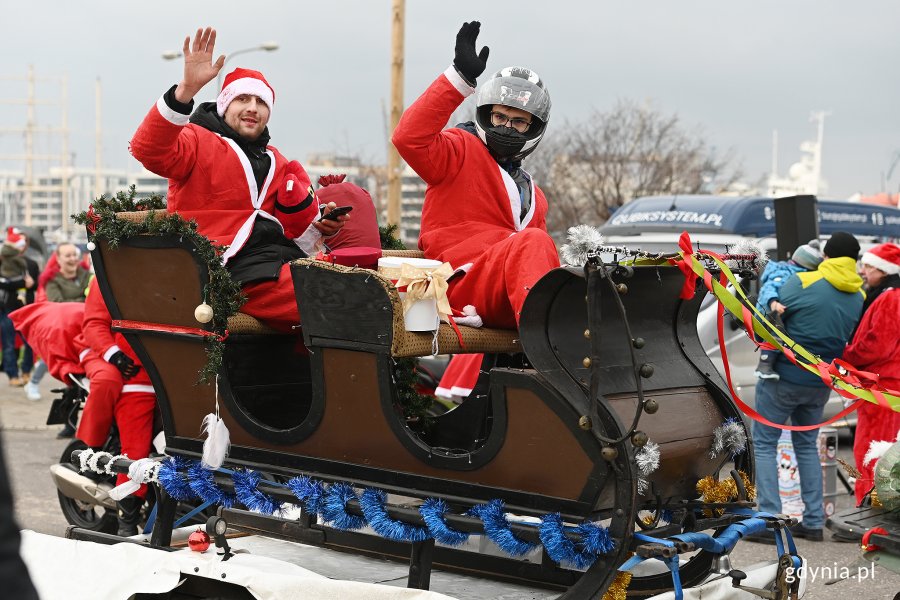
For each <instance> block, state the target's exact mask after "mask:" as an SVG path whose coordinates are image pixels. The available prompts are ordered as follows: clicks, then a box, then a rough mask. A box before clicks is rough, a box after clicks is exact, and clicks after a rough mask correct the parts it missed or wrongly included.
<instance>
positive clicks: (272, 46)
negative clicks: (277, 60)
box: [162, 41, 278, 94]
mask: <svg viewBox="0 0 900 600" xmlns="http://www.w3.org/2000/svg"><path fill="white" fill-rule="evenodd" d="M257 50H265V51H266V52H273V51H275V50H278V42H272V41H269V42H263V43H262V44H260V45H258V46H253V47H252V48H243V49H241V50H235V51H234V52H232V53H231V54H228V55H226V56H225V62H224V63H222V69H221V70H220V71H219V75H218V77H216V93H217V94H218V93H219V92H221V91H222V73H223V72H224V71H225V65H227V64H228V61H229V60H231V59H232V58H234V57H235V56H237V55H238V54H246V53H247V52H256V51H257ZM182 56H184V55H183V54H182V53H181V51H179V50H166V51H165V52H163V53H162V57H163V59H165V60H175V59H176V58H181V57H182Z"/></svg>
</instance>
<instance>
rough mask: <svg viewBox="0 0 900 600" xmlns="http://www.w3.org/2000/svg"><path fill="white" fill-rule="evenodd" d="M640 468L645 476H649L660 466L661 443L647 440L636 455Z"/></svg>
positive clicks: (635, 459) (635, 458)
mask: <svg viewBox="0 0 900 600" xmlns="http://www.w3.org/2000/svg"><path fill="white" fill-rule="evenodd" d="M634 461H635V462H636V463H637V467H638V470H639V471H640V472H641V475H642V476H644V477H649V476H650V474H651V473H653V471H655V470H657V469H658V468H659V444H657V443H656V442H647V443H646V444H644V446H643V447H642V448H641V449H640V450H638V451H637V452H636V453H635V455H634Z"/></svg>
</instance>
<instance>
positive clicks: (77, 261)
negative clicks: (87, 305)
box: [46, 243, 91, 302]
mask: <svg viewBox="0 0 900 600" xmlns="http://www.w3.org/2000/svg"><path fill="white" fill-rule="evenodd" d="M56 263H57V265H59V272H58V273H57V274H56V275H55V276H53V278H52V279H50V281H48V282H47V285H46V292H47V300H49V301H50V302H84V298H85V293H86V292H87V289H88V284H89V283H90V280H91V272H90V271H89V270H87V269H85V268H84V267H83V266H82V265H81V252H80V251H79V250H78V247H77V246H76V245H75V244H69V243H65V244H60V245H59V246H57V247H56Z"/></svg>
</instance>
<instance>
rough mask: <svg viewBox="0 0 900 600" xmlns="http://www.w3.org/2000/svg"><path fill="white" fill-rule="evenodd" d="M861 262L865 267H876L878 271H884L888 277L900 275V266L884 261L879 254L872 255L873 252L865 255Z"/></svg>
mask: <svg viewBox="0 0 900 600" xmlns="http://www.w3.org/2000/svg"><path fill="white" fill-rule="evenodd" d="M861 262H862V263H863V264H864V265H869V266H870V267H875V268H876V269H879V270H881V271H884V272H885V273H887V274H888V275H896V274H897V273H900V265H898V264H896V263H892V262H890V261H888V260H884V259H883V258H881V257H880V256H878V255H877V254H872V253H871V252H866V253H865V254H863V256H862V261H861Z"/></svg>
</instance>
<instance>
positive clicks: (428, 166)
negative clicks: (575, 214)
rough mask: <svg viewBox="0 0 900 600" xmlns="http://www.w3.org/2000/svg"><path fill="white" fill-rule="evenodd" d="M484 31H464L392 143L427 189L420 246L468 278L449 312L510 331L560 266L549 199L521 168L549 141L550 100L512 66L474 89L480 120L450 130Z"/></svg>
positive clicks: (453, 295) (471, 84) (455, 284)
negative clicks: (473, 315)
mask: <svg viewBox="0 0 900 600" xmlns="http://www.w3.org/2000/svg"><path fill="white" fill-rule="evenodd" d="M480 28H481V24H480V23H479V22H477V21H473V22H470V23H464V24H463V25H462V27H461V28H460V30H459V33H457V36H456V52H455V57H454V60H453V65H452V66H451V67H450V68H448V69H447V70H446V71H444V73H443V74H441V75H440V76H439V77H438V78H437V79H436V80H435V81H434V82H433V83H432V84H431V86H429V87H428V89H427V90H425V92H424V93H423V94H422V96H420V97H419V98H418V99H417V100H416V101H415V102H414V103H413V104H412V105H410V106H409V108H407V109H406V111H405V112H404V113H403V117H402V118H401V119H400V123H399V124H398V126H397V129H396V130H395V131H394V135H393V138H392V141H393V143H394V145H395V146H396V147H397V150H398V151H399V152H400V155H401V156H402V157H403V158H404V159H405V160H406V162H407V163H408V164H409V165H410V167H412V168H413V169H414V170H415V171H416V173H418V175H419V176H420V177H421V178H422V179H423V180H424V181H425V182H426V183H427V184H428V187H427V189H426V191H425V204H424V207H423V210H422V226H421V235H420V237H419V248H421V249H422V250H423V251H424V252H425V255H426V256H427V257H428V258H434V259H438V260H441V261H447V262H449V263H450V264H451V265H452V266H453V267H454V268H456V269H459V270H463V271H465V272H466V274H465V276H464V277H461V278H458V279H455V280H453V281H452V282H451V284H450V289H449V292H448V296H449V298H450V303H451V305H452V306H453V307H454V308H462V307H464V306H466V305H472V306H474V307H475V309H476V310H477V312H478V314H479V315H480V316H481V317H482V320H483V322H484V324H485V325H488V326H492V327H502V328H509V329H512V328H515V327H516V326H517V324H518V322H519V316H520V311H521V309H522V304H523V303H524V301H525V296H526V295H527V294H528V290H529V289H530V288H531V286H532V285H533V284H534V283H535V282H536V281H537V280H538V279H540V277H541V276H543V275H544V274H545V273H546V272H547V271H549V270H550V269H552V268H554V267H558V266H559V256H558V254H557V251H556V245H555V244H554V243H553V240H552V239H551V238H550V236H549V234H548V233H547V226H546V221H545V215H546V213H547V200H546V198H545V197H544V193H543V192H542V191H541V189H540V188H539V187H538V186H536V185H535V184H534V181H533V180H532V178H531V175H529V174H528V172H527V171H525V170H524V169H523V168H522V159H523V158H525V157H526V156H528V155H529V154H530V153H531V152H533V151H534V149H535V148H536V147H537V145H538V143H539V142H540V140H541V138H542V137H543V135H544V131H545V129H546V127H547V122H548V118H549V115H550V95H549V93H548V91H547V88H546V86H545V85H544V82H543V81H542V80H541V78H540V77H539V76H538V75H537V73H535V72H534V71H532V70H530V69H526V68H524V67H506V68H504V69H501V70H500V71H498V72H496V73H495V74H493V75H492V76H491V77H490V78H489V79H488V80H487V81H486V82H485V83H484V84H483V85H482V86H481V88H480V89H479V90H478V92H477V96H476V106H477V108H476V116H475V122H474V123H473V122H469V123H462V124H460V125H458V126H456V127H453V128H450V129H444V127H445V125H446V124H447V121H448V120H449V119H450V117H451V116H452V114H453V112H454V111H455V110H456V109H457V108H458V107H459V105H460V104H462V102H463V100H465V99H466V98H467V97H468V96H470V95H472V94H474V93H476V92H475V80H476V78H477V77H479V76H480V75H481V74H482V73H483V72H484V70H485V68H486V66H487V58H488V54H489V49H488V48H487V47H484V48H482V49H481V51H480V52H476V47H475V42H476V39H477V37H478V33H479V31H480Z"/></svg>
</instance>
